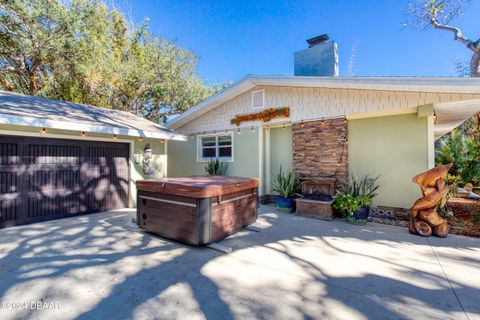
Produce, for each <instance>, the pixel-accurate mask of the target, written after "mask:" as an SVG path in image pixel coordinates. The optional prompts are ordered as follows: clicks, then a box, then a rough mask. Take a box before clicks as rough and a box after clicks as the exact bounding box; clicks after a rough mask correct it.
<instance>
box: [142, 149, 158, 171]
mask: <svg viewBox="0 0 480 320" xmlns="http://www.w3.org/2000/svg"><path fill="white" fill-rule="evenodd" d="M152 160H153V150H152V148H150V144H149V143H147V145H146V146H145V149H143V173H144V174H146V175H147V176H150V177H151V176H154V175H155V174H156V173H157V169H156V168H155V166H154V165H153V163H152Z"/></svg>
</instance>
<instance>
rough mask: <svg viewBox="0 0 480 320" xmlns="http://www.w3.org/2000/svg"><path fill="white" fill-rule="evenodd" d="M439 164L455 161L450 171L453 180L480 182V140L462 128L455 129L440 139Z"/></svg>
mask: <svg viewBox="0 0 480 320" xmlns="http://www.w3.org/2000/svg"><path fill="white" fill-rule="evenodd" d="M436 151H437V157H436V159H435V162H436V164H437V165H444V164H448V163H453V167H452V168H451V169H450V171H449V173H450V175H451V178H450V179H449V183H450V184H452V182H455V183H460V184H462V185H463V184H466V183H468V182H471V183H473V184H476V185H478V184H479V183H480V142H479V141H478V139H472V138H471V137H469V136H467V135H465V134H464V133H463V132H462V131H461V130H460V129H455V130H453V131H452V132H451V133H450V134H449V135H446V136H445V137H443V138H442V139H441V140H440V146H439V147H438V148H437V150H436Z"/></svg>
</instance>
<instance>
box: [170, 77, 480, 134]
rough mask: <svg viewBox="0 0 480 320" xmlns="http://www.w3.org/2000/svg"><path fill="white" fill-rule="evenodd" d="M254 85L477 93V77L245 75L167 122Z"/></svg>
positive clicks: (178, 121)
mask: <svg viewBox="0 0 480 320" xmlns="http://www.w3.org/2000/svg"><path fill="white" fill-rule="evenodd" d="M255 86H288V87H309V88H337V89H366V90H383V91H412V92H444V93H480V79H476V78H453V77H300V76H255V75H247V76H245V77H243V78H242V79H240V80H239V81H237V82H235V83H234V84H233V85H232V86H230V87H229V88H227V89H225V90H223V91H220V92H218V93H217V94H215V95H213V96H211V97H210V98H207V99H206V100H204V101H202V102H201V103H199V104H197V105H196V106H194V107H193V108H191V109H189V110H187V111H186V112H184V113H182V114H181V115H179V116H178V117H176V118H174V119H172V120H171V121H169V122H168V123H167V126H168V127H169V128H172V129H178V128H179V127H181V126H183V125H184V124H186V123H188V122H190V121H191V120H193V119H195V118H197V117H199V116H201V115H203V114H205V113H206V112H208V111H210V110H212V109H214V108H216V107H217V106H219V105H221V104H223V103H225V102H227V101H229V100H231V99H233V98H235V97H236V96H238V95H240V94H242V93H244V92H247V91H248V90H250V89H252V88H254V87H255Z"/></svg>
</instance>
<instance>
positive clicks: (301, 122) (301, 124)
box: [300, 120, 305, 128]
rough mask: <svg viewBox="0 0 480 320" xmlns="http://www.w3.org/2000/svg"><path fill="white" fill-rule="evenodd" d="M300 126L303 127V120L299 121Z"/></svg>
mask: <svg viewBox="0 0 480 320" xmlns="http://www.w3.org/2000/svg"><path fill="white" fill-rule="evenodd" d="M300 127H301V128H303V127H305V125H304V124H303V120H302V121H300Z"/></svg>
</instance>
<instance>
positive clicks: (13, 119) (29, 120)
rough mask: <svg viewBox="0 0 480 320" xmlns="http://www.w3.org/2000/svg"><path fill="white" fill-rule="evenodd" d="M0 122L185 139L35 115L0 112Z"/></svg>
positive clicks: (171, 135)
mask: <svg viewBox="0 0 480 320" xmlns="http://www.w3.org/2000/svg"><path fill="white" fill-rule="evenodd" d="M0 124H7V125H16V126H28V127H37V128H47V129H59V130H71V131H84V132H91V133H104V134H112V135H113V134H116V135H123V136H131V137H143V138H153V139H166V140H169V139H171V140H180V141H186V140H187V139H186V137H185V136H184V135H183V134H179V133H166V132H160V131H158V132H156V131H142V130H137V129H129V128H121V127H113V126H99V125H91V124H85V123H79V122H67V121H59V120H49V119H41V118H35V117H24V116H14V115H9V114H0Z"/></svg>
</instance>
